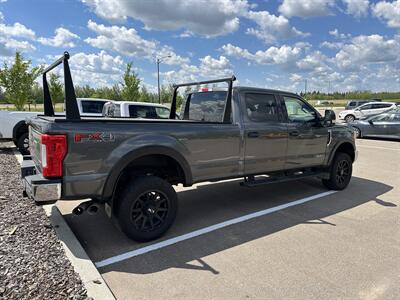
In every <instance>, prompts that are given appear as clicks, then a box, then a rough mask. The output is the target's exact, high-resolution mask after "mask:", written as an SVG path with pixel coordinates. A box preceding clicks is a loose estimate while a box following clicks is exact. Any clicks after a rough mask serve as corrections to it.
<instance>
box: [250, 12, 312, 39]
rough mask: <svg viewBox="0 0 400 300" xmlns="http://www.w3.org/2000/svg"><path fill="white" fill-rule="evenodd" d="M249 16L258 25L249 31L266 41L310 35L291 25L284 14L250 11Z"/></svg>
mask: <svg viewBox="0 0 400 300" xmlns="http://www.w3.org/2000/svg"><path fill="white" fill-rule="evenodd" d="M247 17H248V18H249V19H250V20H252V21H254V22H255V23H257V25H258V28H248V29H247V33H248V34H251V35H254V36H256V37H257V38H259V39H261V40H263V41H264V42H266V43H274V42H276V41H277V40H281V39H288V38H292V37H299V36H301V37H304V36H307V35H309V34H307V33H304V32H301V31H300V30H297V29H296V28H295V27H293V26H290V24H289V20H288V19H287V18H285V17H284V16H275V15H272V14H270V13H269V12H268V11H250V12H249V13H248V14H247Z"/></svg>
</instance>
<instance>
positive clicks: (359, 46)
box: [335, 34, 400, 70]
mask: <svg viewBox="0 0 400 300" xmlns="http://www.w3.org/2000/svg"><path fill="white" fill-rule="evenodd" d="M399 53H400V43H399V41H398V40H395V39H389V40H385V39H384V37H383V36H380V35H377V34H374V35H369V36H365V35H361V36H357V37H354V38H353V39H352V40H351V43H350V44H346V45H344V46H343V47H342V49H341V50H340V51H339V52H338V53H337V54H336V57H335V61H336V63H337V65H338V66H339V67H340V68H342V69H350V70H352V69H359V68H360V67H361V66H363V64H369V63H384V62H394V61H396V60H398V59H399Z"/></svg>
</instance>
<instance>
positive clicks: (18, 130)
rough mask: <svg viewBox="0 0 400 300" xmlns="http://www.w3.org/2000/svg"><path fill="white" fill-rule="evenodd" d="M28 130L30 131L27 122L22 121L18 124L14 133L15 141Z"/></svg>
mask: <svg viewBox="0 0 400 300" xmlns="http://www.w3.org/2000/svg"><path fill="white" fill-rule="evenodd" d="M26 132H28V125H26V123H25V122H20V123H19V124H17V125H16V126H15V128H14V134H13V139H14V142H18V140H19V138H20V137H21V135H23V134H24V133H26Z"/></svg>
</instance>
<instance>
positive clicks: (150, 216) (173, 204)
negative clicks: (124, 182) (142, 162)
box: [117, 176, 178, 242]
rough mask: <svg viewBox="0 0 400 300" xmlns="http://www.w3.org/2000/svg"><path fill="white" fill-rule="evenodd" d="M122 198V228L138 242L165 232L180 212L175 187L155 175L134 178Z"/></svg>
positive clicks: (120, 221) (120, 213) (119, 210)
mask: <svg viewBox="0 0 400 300" xmlns="http://www.w3.org/2000/svg"><path fill="white" fill-rule="evenodd" d="M119 199H120V205H119V208H118V211H117V218H118V222H119V225H120V227H121V230H122V231H123V232H124V233H125V234H126V235H127V236H128V237H130V238H131V239H133V240H135V241H138V242H148V241H151V240H154V239H156V238H158V237H160V236H161V235H163V234H164V233H165V232H166V231H167V230H168V229H169V227H170V226H171V225H172V223H173V222H174V220H175V217H176V213H177V211H178V199H177V195H176V192H175V190H174V189H173V187H172V186H171V184H169V183H168V182H167V181H165V180H163V179H161V178H159V177H156V176H143V177H137V178H135V179H134V180H133V182H132V183H131V184H129V185H128V186H127V187H126V188H125V190H123V192H122V193H121V195H120V198H119Z"/></svg>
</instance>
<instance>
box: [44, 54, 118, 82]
mask: <svg viewBox="0 0 400 300" xmlns="http://www.w3.org/2000/svg"><path fill="white" fill-rule="evenodd" d="M55 58H57V57H52V58H50V57H49V58H48V59H49V60H54V59H55ZM70 67H71V73H72V77H73V80H74V84H75V85H80V86H83V85H89V86H94V87H101V86H111V85H113V84H116V83H119V81H120V80H121V76H122V74H123V72H124V68H125V62H124V61H123V59H122V58H121V57H120V56H112V55H109V54H108V53H107V52H106V51H100V52H99V53H84V52H78V53H76V54H74V55H72V56H71V58H70ZM56 72H58V74H59V75H60V76H61V77H62V76H63V71H62V68H57V69H56Z"/></svg>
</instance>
